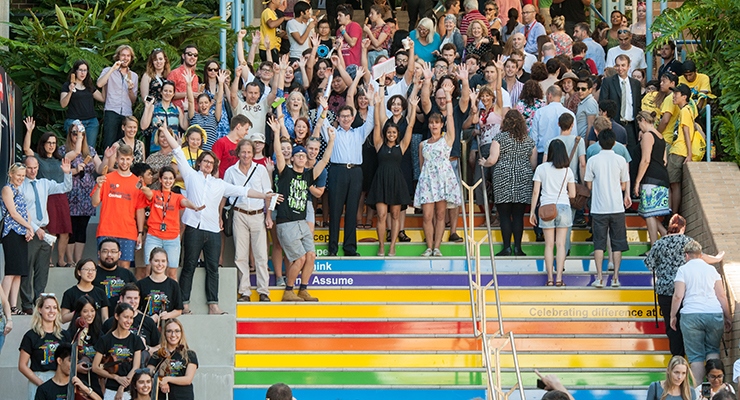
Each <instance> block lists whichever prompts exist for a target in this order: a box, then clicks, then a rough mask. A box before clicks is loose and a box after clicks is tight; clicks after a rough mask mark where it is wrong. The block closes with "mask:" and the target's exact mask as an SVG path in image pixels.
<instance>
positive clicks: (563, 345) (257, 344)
mask: <svg viewBox="0 0 740 400" xmlns="http://www.w3.org/2000/svg"><path fill="white" fill-rule="evenodd" d="M503 342H504V340H503V339H493V340H492V341H491V344H492V345H493V346H494V347H499V346H501V345H502V344H503ZM515 343H516V348H517V350H518V351H542V352H547V351H668V350H669V348H668V340H667V339H666V338H579V339H578V340H564V339H563V338H540V337H538V338H517V339H516V342H515ZM286 349H290V351H318V352H324V351H325V352H335V351H353V352H354V351H398V352H412V351H478V350H479V349H480V342H479V341H478V340H476V339H473V338H418V337H416V338H398V337H396V338H388V337H385V338H353V337H352V338H346V337H345V338H316V337H313V338H312V337H308V338H261V337H251V338H237V339H236V350H237V352H239V351H244V352H250V351H285V350H286ZM506 349H510V347H509V346H507V347H506Z"/></svg>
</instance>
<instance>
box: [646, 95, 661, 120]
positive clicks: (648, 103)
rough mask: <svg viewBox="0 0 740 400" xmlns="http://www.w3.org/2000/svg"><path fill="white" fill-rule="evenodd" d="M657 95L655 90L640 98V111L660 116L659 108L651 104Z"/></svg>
mask: <svg viewBox="0 0 740 400" xmlns="http://www.w3.org/2000/svg"><path fill="white" fill-rule="evenodd" d="M657 95H658V91H657V90H655V91H652V92H649V93H645V96H644V97H643V98H642V111H647V112H654V113H655V115H660V107H659V106H656V105H655V104H653V101H654V100H655V96H657Z"/></svg>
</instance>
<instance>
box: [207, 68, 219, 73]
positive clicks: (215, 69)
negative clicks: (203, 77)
mask: <svg viewBox="0 0 740 400" xmlns="http://www.w3.org/2000/svg"><path fill="white" fill-rule="evenodd" d="M208 72H218V68H208Z"/></svg>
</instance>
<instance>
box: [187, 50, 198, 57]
mask: <svg viewBox="0 0 740 400" xmlns="http://www.w3.org/2000/svg"><path fill="white" fill-rule="evenodd" d="M185 55H186V56H188V57H198V53H192V52H189V51H186V52H185Z"/></svg>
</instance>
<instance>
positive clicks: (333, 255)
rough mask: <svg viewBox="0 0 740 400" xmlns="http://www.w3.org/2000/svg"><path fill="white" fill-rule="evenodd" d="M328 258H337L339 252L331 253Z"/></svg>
mask: <svg viewBox="0 0 740 400" xmlns="http://www.w3.org/2000/svg"><path fill="white" fill-rule="evenodd" d="M328 256H329V257H336V256H337V252H329V255H328Z"/></svg>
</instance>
